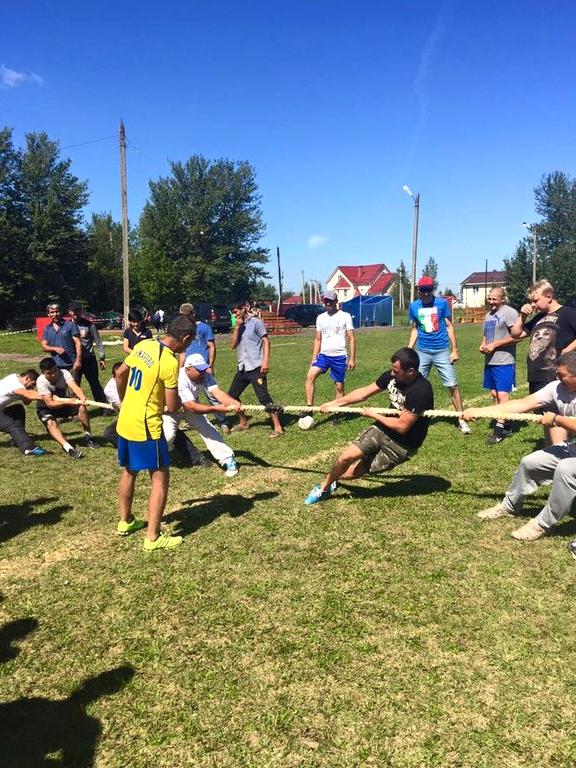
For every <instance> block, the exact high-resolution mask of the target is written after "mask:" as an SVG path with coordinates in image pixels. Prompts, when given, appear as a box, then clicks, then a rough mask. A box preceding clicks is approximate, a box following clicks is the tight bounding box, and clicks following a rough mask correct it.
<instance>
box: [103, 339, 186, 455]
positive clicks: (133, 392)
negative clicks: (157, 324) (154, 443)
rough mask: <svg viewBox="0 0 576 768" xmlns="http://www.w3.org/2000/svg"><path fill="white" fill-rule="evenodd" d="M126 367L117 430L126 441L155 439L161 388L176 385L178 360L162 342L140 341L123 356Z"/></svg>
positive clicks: (158, 428) (158, 430) (159, 430)
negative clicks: (126, 377) (125, 356)
mask: <svg viewBox="0 0 576 768" xmlns="http://www.w3.org/2000/svg"><path fill="white" fill-rule="evenodd" d="M125 362H126V365H127V366H128V367H129V368H130V372H129V373H128V383H127V385H126V392H125V394H124V399H123V401H122V407H121V408H120V415H119V416H118V425H117V431H118V434H119V435H120V436H121V437H124V438H126V440H134V441H141V440H158V439H159V438H160V436H161V435H162V414H163V413H164V402H165V401H164V390H165V389H177V388H178V360H177V359H176V357H175V356H174V353H173V352H172V351H171V350H170V349H169V348H168V347H166V346H165V345H164V344H162V343H160V342H159V341H155V340H153V339H148V340H146V341H141V342H140V343H139V344H138V345H137V346H136V347H134V349H133V350H132V352H131V353H130V354H129V355H128V357H127V358H126V361H125Z"/></svg>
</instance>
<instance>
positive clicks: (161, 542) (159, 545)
mask: <svg viewBox="0 0 576 768" xmlns="http://www.w3.org/2000/svg"><path fill="white" fill-rule="evenodd" d="M183 541H184V539H183V538H182V536H166V534H165V533H161V534H160V536H158V538H157V539H156V541H150V539H149V538H148V536H146V538H145V539H144V547H143V549H144V552H154V551H155V550H157V549H174V547H177V546H179V545H180V544H182V542H183Z"/></svg>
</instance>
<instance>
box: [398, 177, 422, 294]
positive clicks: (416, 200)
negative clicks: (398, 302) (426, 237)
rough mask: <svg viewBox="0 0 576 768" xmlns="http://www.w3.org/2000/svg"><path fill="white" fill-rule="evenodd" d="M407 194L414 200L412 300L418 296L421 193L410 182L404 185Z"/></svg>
mask: <svg viewBox="0 0 576 768" xmlns="http://www.w3.org/2000/svg"><path fill="white" fill-rule="evenodd" d="M402 189H403V190H404V192H406V194H407V195H410V197H411V198H412V200H414V227H413V230H412V279H411V280H410V301H411V302H412V301H414V299H415V297H416V259H417V256H418V217H419V215H420V193H418V192H417V193H416V194H414V193H413V192H412V190H411V189H410V187H409V186H408V184H404V186H403V187H402Z"/></svg>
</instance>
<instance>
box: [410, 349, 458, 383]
mask: <svg viewBox="0 0 576 768" xmlns="http://www.w3.org/2000/svg"><path fill="white" fill-rule="evenodd" d="M418 355H419V357H420V368H419V370H420V373H421V374H422V376H424V377H425V378H428V374H429V373H430V369H431V368H432V366H434V368H436V370H437V371H438V375H439V376H440V381H441V382H442V384H443V385H444V386H445V387H457V386H458V381H457V380H456V371H455V370H454V365H453V363H451V362H450V350H449V349H439V350H437V351H436V352H428V351H427V350H425V349H422V350H420V349H418Z"/></svg>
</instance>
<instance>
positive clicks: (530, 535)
mask: <svg viewBox="0 0 576 768" xmlns="http://www.w3.org/2000/svg"><path fill="white" fill-rule="evenodd" d="M545 533H546V528H542V526H540V525H538V521H537V520H536V518H535V517H533V518H532V520H528V522H527V523H526V524H525V525H523V526H522V527H521V528H516V530H515V531H512V533H511V534H510V535H511V536H512V538H513V539H516V540H517V541H536V540H537V539H539V538H541V537H542V536H544V534H545Z"/></svg>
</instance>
